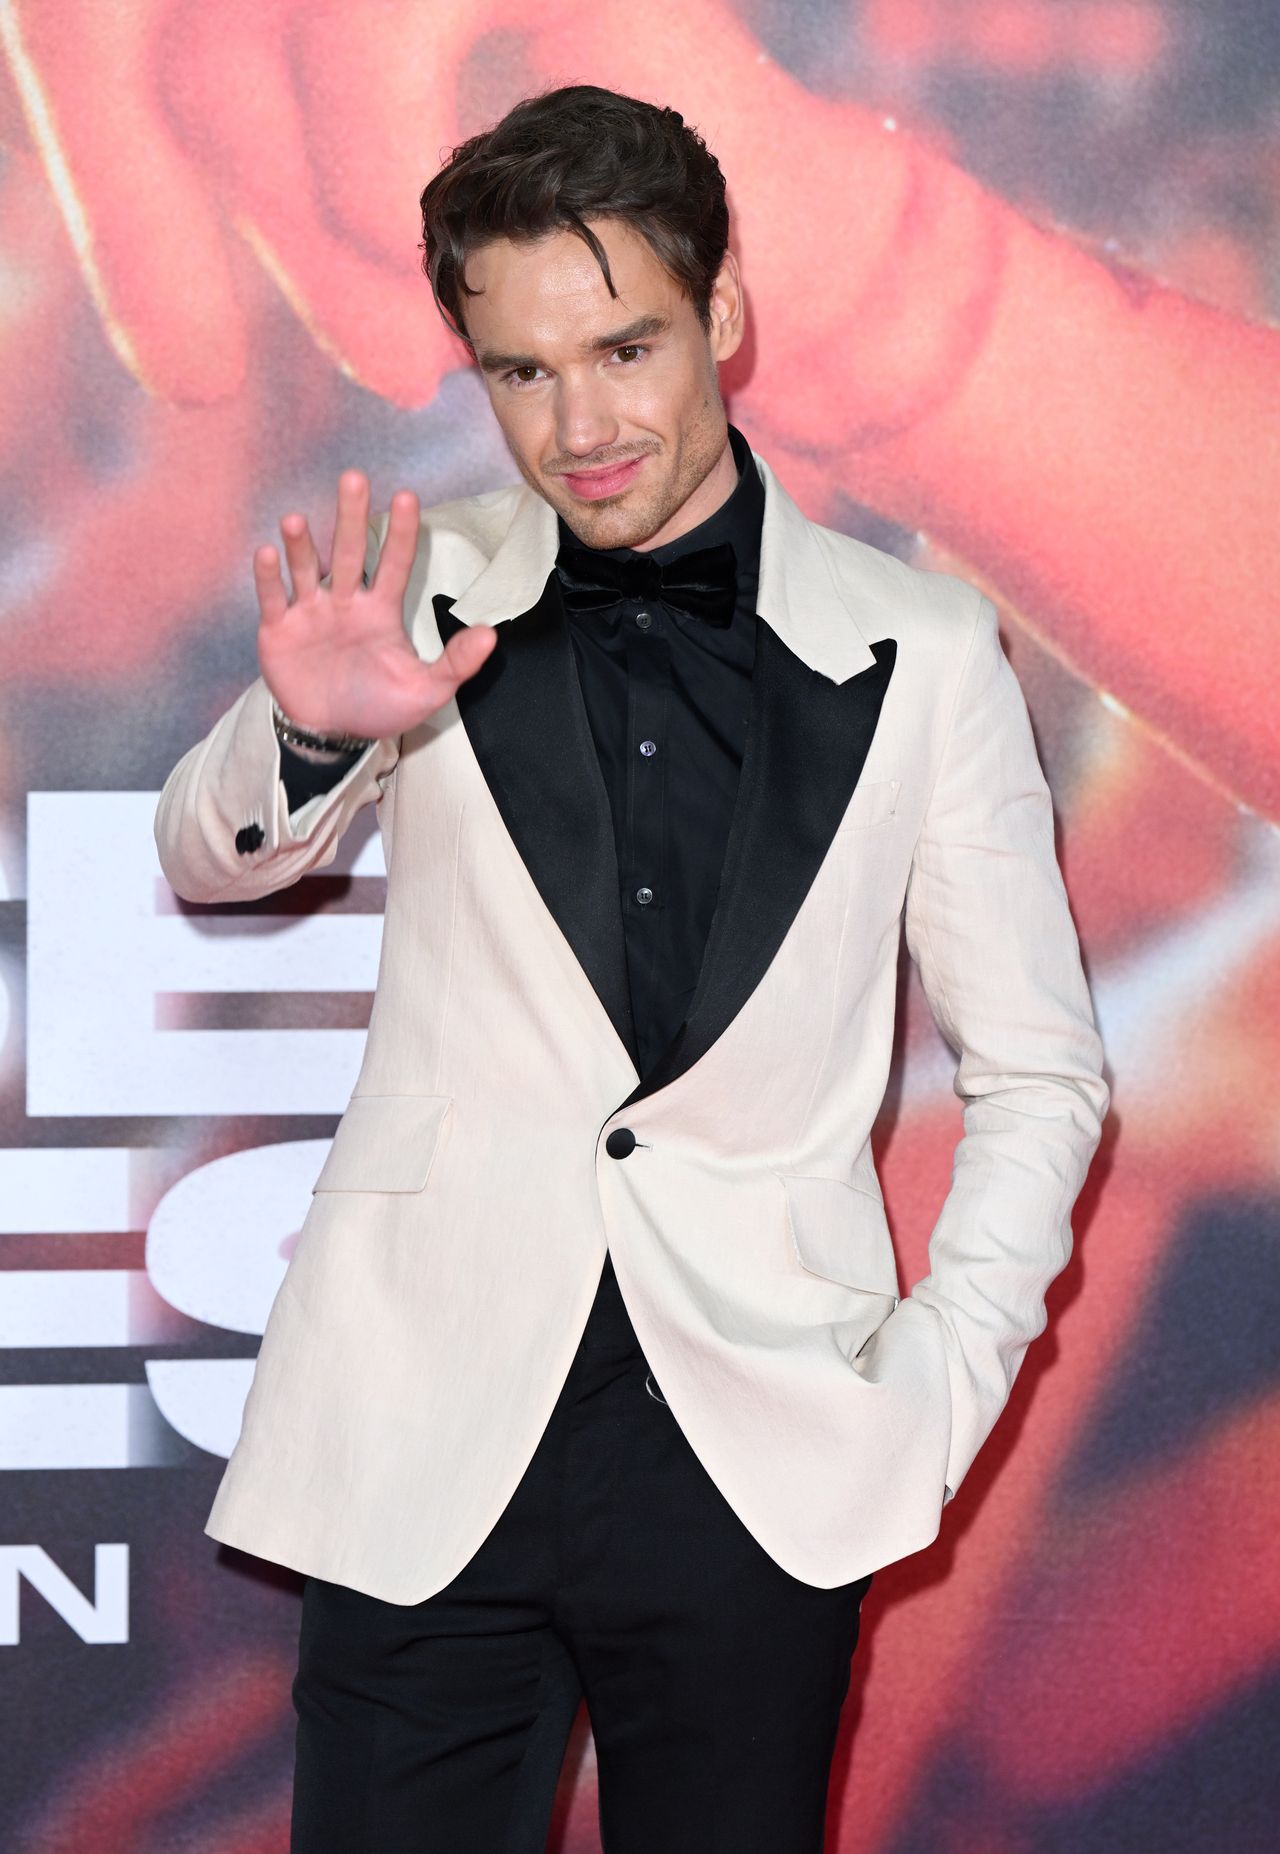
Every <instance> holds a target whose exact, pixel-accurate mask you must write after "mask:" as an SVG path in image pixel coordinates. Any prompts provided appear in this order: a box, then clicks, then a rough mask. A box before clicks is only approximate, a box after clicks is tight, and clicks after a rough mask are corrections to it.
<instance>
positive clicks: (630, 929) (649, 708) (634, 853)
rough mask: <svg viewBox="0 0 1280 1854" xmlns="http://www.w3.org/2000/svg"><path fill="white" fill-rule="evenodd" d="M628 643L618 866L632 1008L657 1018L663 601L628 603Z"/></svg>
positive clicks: (667, 668)
mask: <svg viewBox="0 0 1280 1854" xmlns="http://www.w3.org/2000/svg"><path fill="white" fill-rule="evenodd" d="M623 612H624V619H623V625H624V634H625V637H626V649H627V789H626V841H625V845H624V853H623V857H622V867H621V870H620V872H619V879H620V882H621V889H622V893H621V901H622V918H623V924H624V929H625V933H626V941H627V963H628V967H629V971H630V975H631V992H632V999H633V1008H634V1009H635V1011H636V1015H637V1021H638V1022H641V1023H647V1022H650V1021H652V1020H653V1017H654V1013H655V1012H656V1010H657V1009H658V980H659V975H660V973H661V970H662V960H663V956H664V935H665V923H666V920H667V917H668V910H669V900H670V898H669V896H668V894H667V877H668V856H667V804H668V792H667V761H668V759H669V757H670V702H671V644H670V637H669V623H670V621H669V619H668V618H667V616H666V614H665V613H664V611H663V609H662V607H661V604H660V603H659V602H658V601H657V600H643V601H642V600H638V599H629V600H627V601H626V603H625V604H624V607H623Z"/></svg>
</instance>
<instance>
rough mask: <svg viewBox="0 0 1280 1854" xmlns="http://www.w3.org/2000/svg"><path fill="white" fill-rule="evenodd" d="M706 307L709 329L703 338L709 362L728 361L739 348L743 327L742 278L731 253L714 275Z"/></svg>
mask: <svg viewBox="0 0 1280 1854" xmlns="http://www.w3.org/2000/svg"><path fill="white" fill-rule="evenodd" d="M708 307H709V309H710V312H711V327H710V328H709V330H708V331H707V338H708V340H709V341H710V343H711V356H712V359H713V360H716V361H725V360H728V358H729V356H730V355H731V354H736V353H737V351H738V349H739V348H740V347H741V345H742V337H743V334H744V332H745V327H746V302H745V300H744V297H743V294H742V277H741V274H740V272H739V270H738V260H737V258H736V257H735V256H734V254H733V252H732V251H726V252H725V254H724V262H723V263H722V264H721V266H720V268H719V270H718V271H717V272H716V280H715V282H714V284H713V285H712V286H711V300H710V303H709V305H708Z"/></svg>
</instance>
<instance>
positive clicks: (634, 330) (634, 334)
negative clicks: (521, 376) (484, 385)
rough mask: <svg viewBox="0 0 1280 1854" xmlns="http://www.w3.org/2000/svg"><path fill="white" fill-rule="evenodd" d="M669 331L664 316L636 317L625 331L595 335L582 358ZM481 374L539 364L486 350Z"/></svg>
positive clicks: (481, 357) (530, 358)
mask: <svg viewBox="0 0 1280 1854" xmlns="http://www.w3.org/2000/svg"><path fill="white" fill-rule="evenodd" d="M670 327H671V318H670V316H666V315H639V316H637V317H636V319H635V320H634V322H628V323H627V325H626V327H625V328H615V329H612V330H611V331H610V332H609V333H608V334H607V335H597V336H596V337H595V338H594V340H592V341H584V342H583V344H582V352H583V353H584V354H608V353H609V352H611V350H612V349H614V348H624V347H626V346H627V345H628V343H629V342H632V341H643V340H644V339H645V337H646V336H648V335H664V334H665V333H666V332H667V330H668V329H669V328H670ZM476 358H477V360H478V361H479V363H480V367H481V369H482V371H483V372H485V373H505V372H506V371H507V369H508V368H509V367H540V366H541V365H542V362H541V361H540V360H539V359H538V358H537V356H536V355H533V354H496V353H493V352H491V351H490V350H488V349H486V350H485V351H484V353H482V354H478V355H477V356H476Z"/></svg>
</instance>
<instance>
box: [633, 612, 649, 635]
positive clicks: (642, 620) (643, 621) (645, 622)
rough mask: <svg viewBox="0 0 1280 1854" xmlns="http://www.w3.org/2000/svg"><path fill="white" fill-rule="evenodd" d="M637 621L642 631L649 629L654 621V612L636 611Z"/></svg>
mask: <svg viewBox="0 0 1280 1854" xmlns="http://www.w3.org/2000/svg"><path fill="white" fill-rule="evenodd" d="M636 623H637V624H638V625H639V626H640V629H641V630H642V631H647V630H648V629H649V626H650V625H651V624H652V623H653V615H652V613H650V612H637V613H636Z"/></svg>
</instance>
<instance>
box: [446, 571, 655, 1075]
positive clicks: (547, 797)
mask: <svg viewBox="0 0 1280 1854" xmlns="http://www.w3.org/2000/svg"><path fill="white" fill-rule="evenodd" d="M432 605H433V606H434V608H435V615H436V624H437V627H438V628H439V632H440V638H441V642H442V643H446V644H447V643H448V641H449V639H450V638H451V637H452V636H453V635H454V633H455V632H456V631H459V630H461V629H462V622H463V621H462V620H461V619H460V618H458V617H457V616H456V615H455V614H454V612H453V609H452V607H453V605H454V600H452V599H451V598H448V597H447V596H446V595H445V594H443V593H437V594H436V595H435V596H434V598H433V599H432ZM496 629H497V633H498V641H497V643H496V644H495V645H494V647H493V649H492V650H491V651H490V653H489V655H488V657H487V658H486V659H485V661H484V663H483V664H482V665H481V667H480V668H479V669H478V670H477V671H476V673H475V675H474V676H469V677H468V678H467V680H466V681H465V682H461V683H459V685H458V689H457V694H456V700H457V704H458V713H459V716H460V717H461V720H462V724H463V726H464V727H465V728H466V731H467V738H468V740H469V741H470V743H471V747H472V750H473V752H474V753H475V756H476V759H477V761H478V762H479V765H480V770H481V772H482V773H483V774H484V777H485V780H486V782H487V784H488V787H489V790H490V791H491V792H492V794H493V798H494V802H495V804H496V805H497V807H498V810H499V811H500V812H501V814H502V820H503V822H504V824H505V825H506V827H507V830H508V832H509V833H510V836H511V840H512V842H513V843H514V844H515V847H516V849H517V851H518V852H519V854H520V857H521V859H522V860H523V862H524V865H525V867H526V869H528V871H529V874H530V876H531V877H532V879H533V882H534V885H535V886H536V888H537V890H538V893H539V894H540V895H541V896H542V899H543V901H544V902H545V903H546V905H547V908H548V909H549V910H550V913H551V915H552V917H553V918H554V920H555V922H556V925H557V926H558V927H559V928H560V931H561V932H562V933H563V935H564V937H565V939H566V940H567V941H568V942H569V945H570V946H571V947H572V949H573V953H574V956H575V958H576V959H577V961H578V963H579V965H580V966H581V967H582V969H583V971H584V972H585V973H586V976H587V978H588V979H589V980H590V982H591V985H592V987H593V988H594V990H595V992H596V995H597V997H598V998H599V999H600V1002H601V1004H602V1005H603V1006H604V1008H605V1010H606V1011H607V1013H608V1015H609V1020H610V1022H611V1023H612V1024H613V1027H614V1029H615V1030H616V1031H617V1033H618V1036H619V1038H620V1040H621V1042H622V1045H623V1047H624V1049H626V1051H627V1053H628V1054H629V1055H630V1057H631V1059H632V1061H633V1062H635V1061H636V1039H635V1029H634V1026H633V1023H632V1017H631V993H630V986H629V983H628V979H627V955H626V944H625V941H624V939H623V931H622V908H621V904H620V902H619V898H618V859H617V850H616V847H615V844H614V838H613V818H612V815H611V813H610V810H609V796H608V793H607V792H606V791H605V786H604V780H603V778H602V776H601V773H600V762H599V759H598V757H597V755H596V749H595V742H594V741H593V740H592V738H591V729H590V726H589V724H588V721H587V711H586V704H585V703H584V701H583V699H582V691H581V686H580V684H579V681H578V667H577V664H576V662H575V661H574V655H573V645H572V643H571V641H570V638H569V627H568V621H567V619H566V616H565V609H564V601H563V599H562V597H561V594H560V582H559V580H558V579H557V578H556V575H555V572H554V571H552V572H551V574H550V575H549V576H548V578H547V580H546V582H545V584H544V585H543V588H542V592H541V595H540V596H539V598H538V600H537V602H536V604H534V605H533V606H531V607H530V609H529V610H528V611H526V612H523V613H522V614H521V615H520V616H519V617H517V618H512V619H510V620H508V621H507V622H504V623H502V624H499V625H498V626H497V627H496Z"/></svg>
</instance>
